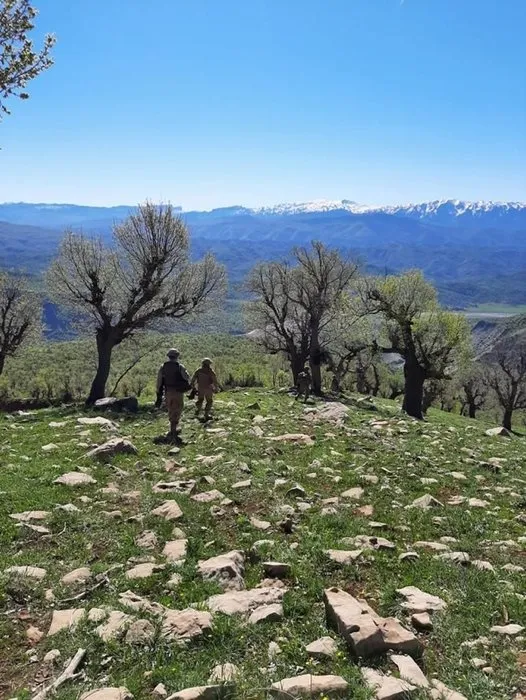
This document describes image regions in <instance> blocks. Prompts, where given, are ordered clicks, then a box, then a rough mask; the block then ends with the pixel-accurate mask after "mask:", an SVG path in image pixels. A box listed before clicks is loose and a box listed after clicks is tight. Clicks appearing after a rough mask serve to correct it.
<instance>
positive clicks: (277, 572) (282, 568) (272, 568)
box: [263, 561, 292, 578]
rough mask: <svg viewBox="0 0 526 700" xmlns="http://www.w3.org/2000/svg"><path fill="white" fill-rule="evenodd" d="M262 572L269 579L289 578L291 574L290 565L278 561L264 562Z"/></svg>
mask: <svg viewBox="0 0 526 700" xmlns="http://www.w3.org/2000/svg"><path fill="white" fill-rule="evenodd" d="M263 572H264V574H265V576H268V577H269V578H289V577H290V576H291V573H292V569H291V566H290V564H286V563H284V562H280V561H264V562H263Z"/></svg>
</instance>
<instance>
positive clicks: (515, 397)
mask: <svg viewBox="0 0 526 700" xmlns="http://www.w3.org/2000/svg"><path fill="white" fill-rule="evenodd" d="M489 359H490V364H489V365H488V367H487V377H488V383H489V385H490V386H491V388H492V389H493V391H494V392H495V396H496V398H497V401H498V403H499V406H500V407H501V408H502V411H503V415H502V425H503V426H504V428H506V429H507V430H511V429H512V419H513V413H514V412H515V411H517V410H521V409H526V342H524V341H522V342H516V343H514V344H513V345H511V344H510V345H508V346H506V347H501V348H499V349H497V350H496V351H494V352H493V353H492V356H491V357H490V358H489Z"/></svg>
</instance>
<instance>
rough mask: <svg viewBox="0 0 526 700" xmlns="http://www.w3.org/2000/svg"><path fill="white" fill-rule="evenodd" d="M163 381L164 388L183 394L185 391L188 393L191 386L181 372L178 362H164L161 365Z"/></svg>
mask: <svg viewBox="0 0 526 700" xmlns="http://www.w3.org/2000/svg"><path fill="white" fill-rule="evenodd" d="M163 380H164V386H165V387H166V388H167V389H170V388H171V389H175V390H176V391H179V392H181V394H183V393H184V392H185V391H190V389H191V388H192V387H191V384H190V382H189V381H188V379H186V377H185V376H184V375H183V373H182V371H181V365H180V364H179V363H178V362H165V363H164V365H163Z"/></svg>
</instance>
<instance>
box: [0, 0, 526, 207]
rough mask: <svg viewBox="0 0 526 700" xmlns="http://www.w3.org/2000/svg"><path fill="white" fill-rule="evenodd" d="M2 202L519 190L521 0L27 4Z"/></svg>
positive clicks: (524, 115)
mask: <svg viewBox="0 0 526 700" xmlns="http://www.w3.org/2000/svg"><path fill="white" fill-rule="evenodd" d="M34 4H35V5H36V6H37V7H38V9H39V10H40V15H39V19H38V26H37V32H36V35H37V36H38V34H39V33H42V32H45V31H52V32H54V33H55V34H56V35H57V39H58V43H57V46H56V49H55V60H56V63H55V66H54V67H53V68H52V69H51V70H50V71H48V72H47V73H45V74H43V75H42V76H40V77H39V78H38V79H37V80H35V81H34V82H33V83H32V84H31V86H30V93H31V99H30V100H29V101H26V102H16V103H15V102H12V103H11V107H12V112H13V114H12V115H11V116H9V117H6V118H5V119H4V121H3V122H2V123H0V147H1V149H2V150H0V200H2V201H19V200H24V201H43V202H76V203H86V204H123V203H126V204H128V203H129V204H132V203H135V202H137V201H142V200H144V199H146V198H151V199H153V200H161V199H162V200H170V201H172V202H173V203H174V204H181V205H183V206H184V207H185V208H186V209H190V208H211V207H215V206H222V205H228V204H245V205H248V206H255V205H260V204H272V203H276V202H283V201H306V200H310V199H317V198H330V199H340V198H346V199H353V200H356V201H358V202H362V203H368V204H383V203H397V202H409V201H423V200H428V199H438V198H449V197H455V198H465V199H501V200H526V165H525V164H526V79H525V75H526V42H525V41H524V27H525V26H526V0H403V1H401V0H91V1H90V2H89V3H80V2H71V0H34Z"/></svg>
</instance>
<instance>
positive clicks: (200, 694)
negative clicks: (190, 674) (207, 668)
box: [166, 685, 226, 700]
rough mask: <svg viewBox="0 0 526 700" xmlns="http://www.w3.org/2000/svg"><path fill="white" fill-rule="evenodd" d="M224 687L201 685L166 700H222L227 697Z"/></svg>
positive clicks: (181, 691)
mask: <svg viewBox="0 0 526 700" xmlns="http://www.w3.org/2000/svg"><path fill="white" fill-rule="evenodd" d="M225 695H226V693H225V686H223V685H199V686H195V687H194V688H185V689H184V690H179V691H177V693H173V694H172V695H170V696H169V697H167V698H166V700H221V698H223V697H225Z"/></svg>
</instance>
